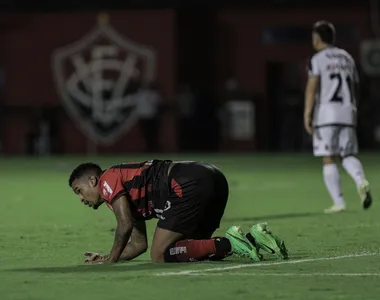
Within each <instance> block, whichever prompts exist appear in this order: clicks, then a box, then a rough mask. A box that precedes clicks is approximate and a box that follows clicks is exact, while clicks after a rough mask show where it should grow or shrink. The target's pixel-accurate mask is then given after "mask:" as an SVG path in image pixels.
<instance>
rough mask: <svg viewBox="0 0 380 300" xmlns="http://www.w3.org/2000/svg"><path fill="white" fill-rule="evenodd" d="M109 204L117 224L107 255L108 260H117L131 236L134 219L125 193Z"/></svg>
mask: <svg viewBox="0 0 380 300" xmlns="http://www.w3.org/2000/svg"><path fill="white" fill-rule="evenodd" d="M111 205H112V209H113V212H114V213H115V216H116V220H117V226H116V230H115V240H114V244H113V247H112V250H111V252H110V254H109V256H108V261H110V262H117V261H118V260H119V258H120V256H121V254H122V253H123V251H124V249H125V247H126V246H127V243H128V241H129V238H130V237H131V234H132V231H133V224H134V219H133V216H132V213H131V210H130V207H129V203H128V200H127V197H126V196H125V195H123V196H121V197H119V198H117V199H115V200H114V201H112V204H111Z"/></svg>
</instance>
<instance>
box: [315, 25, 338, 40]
mask: <svg viewBox="0 0 380 300" xmlns="http://www.w3.org/2000/svg"><path fill="white" fill-rule="evenodd" d="M313 32H315V33H316V34H318V35H319V37H320V38H321V40H322V42H324V43H326V44H329V45H334V44H335V27H334V25H333V24H332V23H330V22H327V21H318V22H315V23H314V25H313Z"/></svg>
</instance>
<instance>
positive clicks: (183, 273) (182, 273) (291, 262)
mask: <svg viewBox="0 0 380 300" xmlns="http://www.w3.org/2000/svg"><path fill="white" fill-rule="evenodd" d="M375 255H379V253H378V252H373V253H357V254H346V255H340V256H331V257H318V258H306V259H297V260H285V261H284V260H282V261H277V262H267V263H265V262H264V263H252V264H241V265H235V266H227V267H216V268H209V269H203V270H202V269H198V270H195V269H194V270H186V271H179V272H161V273H157V274H155V276H187V275H194V274H202V273H209V272H222V271H231V270H239V269H246V268H258V267H267V266H278V265H294V264H302V263H308V262H315V261H327V260H337V259H345V258H357V257H366V256H375Z"/></svg>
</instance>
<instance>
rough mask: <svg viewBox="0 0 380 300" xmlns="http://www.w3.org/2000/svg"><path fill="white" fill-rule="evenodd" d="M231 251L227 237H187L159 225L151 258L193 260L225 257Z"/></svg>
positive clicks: (154, 259)
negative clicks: (197, 238) (196, 238)
mask: <svg viewBox="0 0 380 300" xmlns="http://www.w3.org/2000/svg"><path fill="white" fill-rule="evenodd" d="M230 252H231V243H230V242H229V240H228V239H227V238H223V237H217V238H208V239H199V240H194V239H187V238H186V236H185V235H184V234H182V233H178V232H173V231H170V230H167V229H162V228H159V227H157V228H156V231H155V233H154V237H153V244H152V248H151V259H152V261H153V262H155V263H162V262H191V261H201V260H205V259H209V258H210V259H212V258H213V257H219V258H224V257H226V256H227V255H228V254H229V253H230Z"/></svg>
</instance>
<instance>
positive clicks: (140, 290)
mask: <svg viewBox="0 0 380 300" xmlns="http://www.w3.org/2000/svg"><path fill="white" fill-rule="evenodd" d="M161 157H162V156H161ZM146 158H148V157H133V158H131V157H130V158H129V159H130V160H133V161H138V160H140V159H146ZM178 158H184V159H196V160H198V159H199V160H204V161H208V162H213V163H215V164H217V165H218V166H220V167H221V168H222V170H223V171H224V172H225V174H226V176H227V177H228V179H229V182H230V189H231V193H230V201H229V203H228V207H227V210H226V214H225V217H224V220H223V222H222V228H220V230H218V233H219V234H223V233H224V231H225V230H226V229H227V228H228V227H229V226H231V225H234V224H240V225H241V226H242V227H243V228H244V229H248V226H249V225H250V224H252V223H254V222H257V221H268V223H269V225H270V227H271V228H272V230H273V231H274V233H276V234H277V235H279V236H280V237H282V238H284V239H285V241H286V243H287V246H288V248H289V249H290V260H289V263H288V264H283V262H281V261H279V264H274V263H275V262H278V261H275V260H273V258H271V257H268V256H266V259H267V260H268V261H269V265H261V264H258V265H257V264H256V265H255V264H249V265H247V263H249V262H247V261H244V260H237V259H230V260H228V261H225V262H222V263H188V264H168V265H152V264H151V263H150V262H149V254H148V253H147V254H145V255H143V256H142V257H141V258H139V259H138V260H137V261H136V262H129V263H124V264H118V265H94V266H84V265H83V253H84V252H85V251H99V252H102V253H106V252H108V250H109V249H110V246H111V245H112V241H113V229H114V226H115V221H114V217H113V215H112V213H111V212H110V211H108V209H107V208H106V207H102V208H100V209H99V210H98V211H96V212H95V211H93V210H91V209H88V208H87V207H84V206H83V205H81V204H80V203H79V199H77V198H76V197H75V195H74V194H72V192H71V191H70V189H69V188H68V186H67V179H68V175H69V172H70V171H71V168H72V167H74V166H75V165H76V163H78V162H80V161H81V159H79V158H52V159H40V160H38V159H34V160H32V159H22V158H7V159H5V158H2V159H0V170H1V173H0V182H1V190H2V209H1V210H0V299H1V300H21V299H36V300H45V299H46V300H52V299H54V300H61V299H62V300H63V299H69V300H76V299H89V300H98V299H99V300H112V299H117V300H119V299H144V300H145V299H155V300H157V299H167V300H169V299H181V300H190V299H191V300H192V299H201V300H203V299H218V300H222V299H235V300H237V299H251V300H254V299H289V300H301V299H302V300H303V299H316V300H321V299H334V300H335V299H365V300H370V299H379V294H380V285H378V282H379V280H380V267H379V258H380V255H378V254H377V253H380V249H379V246H380V242H379V234H378V232H379V227H380V218H379V212H380V208H379V207H380V206H379V205H378V204H377V203H375V205H374V206H373V207H372V209H371V210H370V211H368V212H364V211H362V209H361V206H360V203H359V200H358V197H357V194H356V190H355V187H354V185H353V183H352V182H351V179H350V178H349V177H348V176H347V175H346V174H344V173H342V174H343V175H342V183H343V190H344V194H345V197H346V201H347V203H348V211H347V212H345V213H342V214H338V215H324V214H322V211H323V209H324V208H326V207H328V206H329V205H330V204H331V203H330V199H329V197H328V195H327V192H326V191H325V188H324V186H323V181H322V177H321V168H320V165H319V162H318V161H317V160H315V159H313V158H312V157H311V156H310V155H298V156H297V155H291V156H290V155H283V156H274V155H257V156H246V155H239V156H222V155H210V156H199V155H194V156H191V155H187V156H183V157H178ZM362 159H363V162H364V166H365V169H366V173H367V175H368V176H367V177H368V179H369V181H370V182H371V183H372V189H373V194H374V197H375V200H376V197H377V196H378V195H379V194H380V188H379V186H378V184H377V182H378V181H379V180H380V176H379V175H378V174H379V173H378V170H379V169H380V156H376V155H373V154H372V155H365V156H362ZM86 160H90V158H87V159H86ZM122 161H128V158H125V157H124V158H120V157H119V158H111V157H108V158H107V157H106V158H105V157H103V158H100V159H99V162H101V163H103V166H108V165H110V164H113V163H118V162H122ZM148 224H149V233H150V235H151V233H152V231H153V229H154V226H155V221H150V222H149V223H148ZM355 254H358V255H359V256H357V257H353V256H352V255H355ZM340 256H343V257H341V258H337V257H340ZM345 256H346V257H345ZM329 257H332V258H337V259H331V260H325V259H324V258H329ZM316 258H322V259H321V260H314V259H316ZM233 266H238V267H236V268H235V269H224V270H217V269H216V270H210V269H213V268H229V267H233ZM206 269H207V271H202V270H206ZM179 272H182V273H179ZM173 273H179V274H175V275H173ZM134 297H136V298H134Z"/></svg>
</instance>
